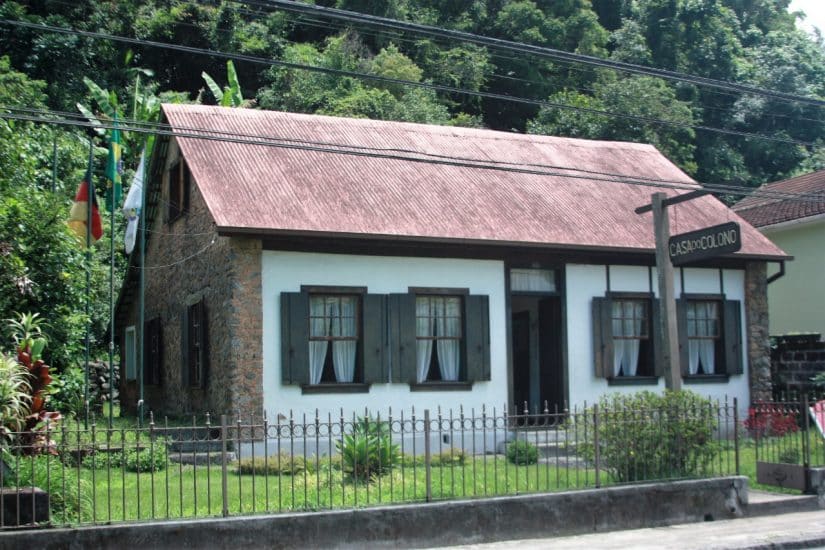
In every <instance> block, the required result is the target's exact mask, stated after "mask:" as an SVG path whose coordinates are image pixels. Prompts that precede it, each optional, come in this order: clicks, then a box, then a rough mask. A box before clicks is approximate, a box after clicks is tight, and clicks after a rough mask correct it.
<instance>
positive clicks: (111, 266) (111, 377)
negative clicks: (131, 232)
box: [109, 182, 115, 428]
mask: <svg viewBox="0 0 825 550" xmlns="http://www.w3.org/2000/svg"><path fill="white" fill-rule="evenodd" d="M113 185H114V182H113ZM109 216H110V218H109V225H110V227H111V231H109V233H110V238H109V427H110V428H111V427H112V417H113V416H114V399H115V195H114V190H112V201H111V206H110V208H109Z"/></svg>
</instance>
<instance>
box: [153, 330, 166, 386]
mask: <svg viewBox="0 0 825 550" xmlns="http://www.w3.org/2000/svg"><path fill="white" fill-rule="evenodd" d="M154 327H155V328H154V332H153V334H154V336H155V338H156V344H155V353H154V357H153V358H152V382H153V383H154V384H155V385H156V386H160V385H161V384H162V383H163V378H162V375H161V373H162V372H163V325H162V324H161V320H160V317H157V318H156V319H155V324H154Z"/></svg>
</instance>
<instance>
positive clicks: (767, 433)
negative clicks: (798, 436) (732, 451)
mask: <svg viewBox="0 0 825 550" xmlns="http://www.w3.org/2000/svg"><path fill="white" fill-rule="evenodd" d="M744 425H745V429H747V430H748V435H750V436H751V437H782V436H783V435H785V434H789V433H794V432H796V431H798V430H799V424H798V423H797V414H796V413H795V412H793V411H785V410H780V409H776V408H754V407H751V408H749V409H748V417H747V418H746V419H745V422H744Z"/></svg>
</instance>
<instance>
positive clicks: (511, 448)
mask: <svg viewBox="0 0 825 550" xmlns="http://www.w3.org/2000/svg"><path fill="white" fill-rule="evenodd" d="M506 454H507V460H509V461H510V462H511V463H512V464H517V465H520V466H523V465H525V464H535V463H536V462H538V461H539V449H538V447H536V446H535V445H533V444H532V443H530V442H529V441H523V440H520V439H519V440H516V441H513V442H512V443H508V444H507V453H506Z"/></svg>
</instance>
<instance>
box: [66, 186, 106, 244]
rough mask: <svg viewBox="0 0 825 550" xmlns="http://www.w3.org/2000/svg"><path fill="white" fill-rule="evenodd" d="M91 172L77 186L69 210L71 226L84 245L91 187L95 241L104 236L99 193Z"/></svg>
mask: <svg viewBox="0 0 825 550" xmlns="http://www.w3.org/2000/svg"><path fill="white" fill-rule="evenodd" d="M91 181H92V174H91V172H86V177H85V178H83V181H82V182H81V183H80V187H78V188H77V194H76V195H75V197H74V204H72V209H71V210H70V211H69V221H68V224H69V227H70V228H71V230H72V231H74V233H75V235H77V238H78V239H79V240H80V242H81V243H82V245H83V246H84V247H85V246H86V231H87V229H86V215H87V214H88V212H89V187H91V189H92V239H91V241H92V242H93V243H94V242H96V241H97V240H98V239H100V237H102V236H103V223H102V222H101V220H100V211H99V210H98V209H97V193H95V188H94V184H93V183H92V184H91V186H90V183H91Z"/></svg>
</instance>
